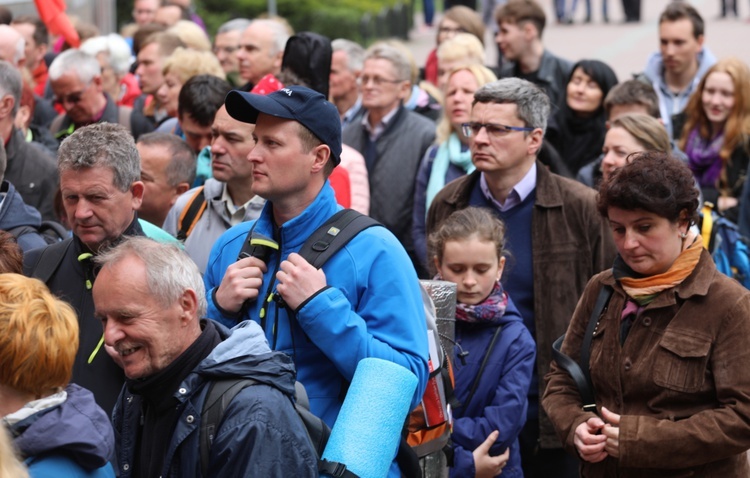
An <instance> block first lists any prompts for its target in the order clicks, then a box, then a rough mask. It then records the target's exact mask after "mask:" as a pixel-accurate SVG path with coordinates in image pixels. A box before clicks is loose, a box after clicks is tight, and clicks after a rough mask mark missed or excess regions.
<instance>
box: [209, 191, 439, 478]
mask: <svg viewBox="0 0 750 478" xmlns="http://www.w3.org/2000/svg"><path fill="white" fill-rule="evenodd" d="M272 208H273V203H271V202H270V201H269V202H267V203H266V205H265V207H264V208H263V211H262V212H261V215H260V217H259V218H258V219H257V220H256V221H250V222H244V223H241V224H239V225H237V226H234V227H232V228H231V229H229V230H228V231H227V232H226V233H224V234H223V235H222V236H221V237H220V238H219V240H218V241H216V243H215V244H214V247H213V249H212V250H211V255H210V257H209V260H208V266H207V267H206V273H205V275H204V282H205V284H206V291H207V296H208V297H207V298H208V316H209V317H212V318H215V319H217V320H218V321H219V322H221V323H223V324H225V325H233V324H235V323H236V321H237V319H236V318H234V317H230V316H227V315H223V314H222V313H221V311H220V310H219V309H218V308H217V307H216V304H215V303H214V301H213V296H214V288H215V287H217V286H218V285H219V284H220V283H221V280H222V277H223V276H224V274H225V272H226V270H227V267H229V265H231V264H232V263H234V262H235V261H236V260H237V256H238V255H239V253H240V250H241V249H242V245H243V243H244V242H245V238H246V237H247V234H248V232H249V230H250V229H251V228H254V229H253V230H254V232H257V233H260V234H263V235H265V236H267V237H275V239H276V240H277V241H278V243H279V247H280V249H279V251H278V252H274V253H272V254H271V257H270V259H269V261H268V270H267V272H266V273H265V274H264V275H263V285H262V286H261V296H262V299H260V300H255V301H251V302H250V306H249V308H248V310H247V312H246V315H244V316H243V317H242V319H251V320H254V321H256V322H260V323H261V325H262V326H263V328H264V330H265V333H266V337H267V339H268V342H269V343H270V344H271V348H272V349H274V350H279V351H282V352H285V353H287V354H288V355H290V356H291V357H292V359H293V360H294V363H295V365H296V367H297V374H298V380H299V381H300V382H302V384H303V385H304V386H305V388H306V389H307V393H308V396H309V398H310V409H311V410H312V412H313V413H314V414H315V415H317V416H319V417H321V418H322V419H323V420H324V421H325V422H326V423H327V424H328V425H329V426H330V427H332V428H333V425H334V423H335V421H336V417H337V416H338V413H339V410H340V409H341V405H342V403H343V399H344V396H345V394H346V389H347V387H348V384H349V382H351V380H352V377H353V376H354V371H355V370H356V368H357V364H358V363H359V361H360V360H362V359H364V358H368V357H375V358H380V359H383V360H388V361H390V362H394V363H397V364H399V365H402V366H404V367H406V369H407V370H410V371H411V372H412V373H414V374H415V375H416V377H417V379H418V385H417V389H416V391H415V393H414V396H413V397H412V403H411V408H414V407H415V406H416V405H417V404H418V403H419V401H420V399H421V397H422V394H423V393H424V389H425V386H426V384H427V378H428V368H427V354H428V352H427V327H426V325H425V318H424V307H423V305H422V294H421V291H420V289H419V280H418V279H417V275H416V272H415V270H414V267H413V266H412V264H411V261H410V260H409V257H408V256H407V254H406V251H405V250H404V248H403V246H402V245H401V244H400V243H399V242H398V240H397V239H396V238H395V236H394V235H393V234H392V233H390V232H389V231H388V230H387V229H385V228H384V227H371V228H369V229H366V230H364V231H362V232H361V233H359V234H358V235H357V236H356V237H354V238H353V239H352V240H351V241H350V242H349V243H348V244H347V245H346V246H344V247H343V248H342V249H341V250H340V251H338V252H337V253H336V254H334V255H333V256H332V257H331V258H330V259H329V260H328V261H327V262H326V263H325V264H324V265H323V268H322V270H323V272H324V273H325V275H326V282H327V284H328V286H327V287H325V288H323V289H322V290H320V291H319V292H318V293H317V294H315V295H313V296H312V297H310V298H309V299H308V300H307V301H306V302H304V303H303V304H301V305H300V307H298V310H297V311H296V314H290V313H289V310H288V309H287V308H285V307H283V306H280V305H279V303H278V302H277V301H275V300H271V301H267V300H266V299H267V298H268V296H269V292H271V291H274V292H275V290H276V287H275V284H276V272H277V271H278V269H279V265H280V264H281V262H282V261H283V260H285V259H286V258H287V257H288V256H289V254H290V253H292V252H297V251H299V249H300V248H301V247H302V244H303V243H304V242H305V241H306V240H307V238H308V237H309V236H310V235H311V234H312V233H313V232H314V231H315V230H316V229H317V228H318V227H319V226H321V225H322V224H323V223H324V222H325V221H326V220H328V219H329V218H330V217H331V216H333V215H334V214H335V213H336V212H337V211H338V210H340V209H341V208H340V207H339V206H338V205H337V204H336V200H335V198H334V194H333V189H332V188H331V187H330V185H329V184H328V182H326V184H325V185H324V186H323V188H322V190H321V191H320V193H318V195H317V196H316V198H315V199H314V200H313V202H312V203H311V204H310V205H309V206H308V207H307V208H306V209H305V210H304V211H302V213H300V214H299V215H298V216H297V217H295V218H293V219H291V220H289V221H287V222H285V223H284V224H282V225H281V227H279V228H278V230H277V231H276V234H274V228H275V226H274V223H273V212H272ZM263 309H265V310H263ZM395 452H396V450H394V456H395ZM397 470H398V468H397V467H396V466H395V465H394V466H392V467H391V473H392V475H391V476H398V472H397Z"/></svg>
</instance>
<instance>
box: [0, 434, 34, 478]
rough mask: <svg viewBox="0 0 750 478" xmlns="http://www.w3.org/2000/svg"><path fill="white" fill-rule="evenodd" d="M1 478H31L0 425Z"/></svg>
mask: <svg viewBox="0 0 750 478" xmlns="http://www.w3.org/2000/svg"><path fill="white" fill-rule="evenodd" d="M0 478H29V472H28V471H27V470H26V467H25V466H23V464H22V463H21V461H20V460H19V459H18V457H17V456H16V453H15V448H14V446H13V442H12V441H11V439H10V436H9V435H8V432H7V431H6V430H5V427H4V426H1V425H0Z"/></svg>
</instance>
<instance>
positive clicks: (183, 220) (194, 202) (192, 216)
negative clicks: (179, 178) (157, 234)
mask: <svg viewBox="0 0 750 478" xmlns="http://www.w3.org/2000/svg"><path fill="white" fill-rule="evenodd" d="M206 204H207V202H206V192H205V188H204V186H200V187H199V188H198V189H197V190H196V191H195V193H193V197H191V198H190V200H189V201H188V203H187V204H186V205H185V207H184V208H183V209H182V213H180V217H179V219H177V239H178V240H180V241H185V239H187V237H188V236H189V235H190V233H191V232H193V228H194V227H195V225H196V224H197V223H198V219H200V217H201V216H202V215H203V211H205V210H206Z"/></svg>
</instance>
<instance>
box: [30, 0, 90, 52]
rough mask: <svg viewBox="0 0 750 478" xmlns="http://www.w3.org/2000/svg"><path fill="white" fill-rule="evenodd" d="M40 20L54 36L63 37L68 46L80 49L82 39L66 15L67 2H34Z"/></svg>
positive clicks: (61, 0) (35, 0)
mask: <svg viewBox="0 0 750 478" xmlns="http://www.w3.org/2000/svg"><path fill="white" fill-rule="evenodd" d="M34 3H35V4H36V10H37V11H38V12H39V18H41V20H42V22H44V24H45V25H47V29H48V30H49V31H50V33H52V34H53V35H61V36H62V37H63V38H64V39H65V41H66V42H67V44H68V45H70V46H72V47H73V48H78V47H79V46H80V45H81V39H80V38H79V37H78V32H77V31H76V29H75V28H74V27H73V24H72V23H71V22H70V18H68V15H67V14H66V13H65V10H66V9H67V7H66V5H65V0H34Z"/></svg>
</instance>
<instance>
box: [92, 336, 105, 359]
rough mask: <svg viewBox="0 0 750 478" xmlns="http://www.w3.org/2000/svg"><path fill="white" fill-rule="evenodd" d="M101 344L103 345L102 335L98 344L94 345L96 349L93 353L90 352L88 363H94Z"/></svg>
mask: <svg viewBox="0 0 750 478" xmlns="http://www.w3.org/2000/svg"><path fill="white" fill-rule="evenodd" d="M103 344H104V334H102V338H100V339H99V343H98V344H96V348H95V349H94V351H93V352H91V355H89V363H91V362H93V361H94V358H95V357H96V354H98V353H99V350H100V349H101V348H102V345H103Z"/></svg>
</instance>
